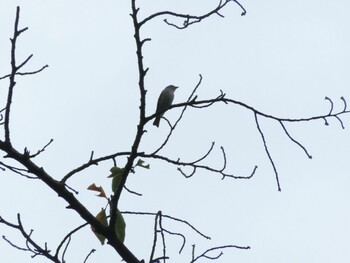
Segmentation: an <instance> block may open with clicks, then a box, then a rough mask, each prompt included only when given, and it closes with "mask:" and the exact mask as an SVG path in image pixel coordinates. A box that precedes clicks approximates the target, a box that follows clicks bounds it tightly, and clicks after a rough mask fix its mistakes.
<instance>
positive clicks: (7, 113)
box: [4, 6, 28, 143]
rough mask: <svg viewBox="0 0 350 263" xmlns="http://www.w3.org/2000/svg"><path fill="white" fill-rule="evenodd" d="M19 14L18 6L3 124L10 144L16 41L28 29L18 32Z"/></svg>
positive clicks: (15, 69)
mask: <svg viewBox="0 0 350 263" xmlns="http://www.w3.org/2000/svg"><path fill="white" fill-rule="evenodd" d="M19 12H20V8H19V6H17V11H16V19H15V25H14V31H13V38H11V39H10V41H11V74H10V84H9V89H8V95H7V102H6V111H5V122H4V129H5V141H6V142H8V143H9V142H10V109H11V103H12V96H13V89H14V87H15V85H16V81H15V75H16V72H17V70H18V69H19V67H17V66H16V41H17V37H18V36H19V35H20V34H21V33H22V32H24V31H26V30H27V29H28V28H27V27H26V28H23V29H21V30H18V22H19Z"/></svg>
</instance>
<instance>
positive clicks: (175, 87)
mask: <svg viewBox="0 0 350 263" xmlns="http://www.w3.org/2000/svg"><path fill="white" fill-rule="evenodd" d="M166 88H167V89H169V90H172V91H173V92H174V91H175V90H176V89H177V88H178V87H177V86H174V85H169V86H168V87H166Z"/></svg>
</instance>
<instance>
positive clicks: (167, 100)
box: [153, 85, 178, 127]
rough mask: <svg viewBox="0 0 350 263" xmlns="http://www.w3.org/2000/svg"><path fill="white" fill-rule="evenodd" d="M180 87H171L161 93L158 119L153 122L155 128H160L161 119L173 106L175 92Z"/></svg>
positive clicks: (158, 104)
mask: <svg viewBox="0 0 350 263" xmlns="http://www.w3.org/2000/svg"><path fill="white" fill-rule="evenodd" d="M177 88H178V87H176V86H174V85H169V86H167V87H166V88H165V89H163V91H162V92H161V93H160V95H159V98H158V103H157V110H156V114H157V116H156V118H155V120H154V122H153V125H154V126H157V127H159V122H160V119H161V118H162V116H163V114H164V112H165V111H166V110H167V109H168V108H169V107H170V106H171V104H172V103H173V100H174V92H175V90H176V89H177Z"/></svg>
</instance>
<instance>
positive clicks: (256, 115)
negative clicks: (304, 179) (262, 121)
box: [254, 113, 281, 191]
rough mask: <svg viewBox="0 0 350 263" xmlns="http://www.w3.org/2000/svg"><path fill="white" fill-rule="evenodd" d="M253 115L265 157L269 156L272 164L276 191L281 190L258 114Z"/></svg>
mask: <svg viewBox="0 0 350 263" xmlns="http://www.w3.org/2000/svg"><path fill="white" fill-rule="evenodd" d="M254 117H255V123H256V127H257V129H258V131H259V133H260V136H261V139H262V140H263V144H264V148H265V152H266V154H267V157H268V158H269V160H270V163H271V165H272V168H273V171H274V172H275V176H276V182H277V188H278V191H281V186H280V181H279V178H278V172H277V169H276V165H275V163H274V161H273V159H272V157H271V154H270V152H269V149H268V148H267V143H266V140H265V136H264V133H263V132H262V130H261V128H260V125H259V121H258V114H257V113H254Z"/></svg>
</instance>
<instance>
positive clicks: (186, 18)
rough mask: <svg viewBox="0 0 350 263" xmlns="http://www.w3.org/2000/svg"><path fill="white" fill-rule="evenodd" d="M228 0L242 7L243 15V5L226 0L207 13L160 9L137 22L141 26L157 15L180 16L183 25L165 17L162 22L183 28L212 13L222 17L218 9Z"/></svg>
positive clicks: (243, 12) (232, 0) (243, 13)
mask: <svg viewBox="0 0 350 263" xmlns="http://www.w3.org/2000/svg"><path fill="white" fill-rule="evenodd" d="M229 2H234V3H236V4H237V5H238V6H239V7H240V8H241V9H242V14H241V15H242V16H244V15H245V14H246V13H247V11H246V10H245V9H244V7H243V6H242V5H241V4H240V3H239V2H238V1H236V0H226V1H224V2H223V1H222V0H220V1H219V4H218V6H217V7H216V8H214V9H213V10H211V11H209V12H208V13H206V14H204V15H201V16H195V15H189V14H180V13H175V12H171V11H162V12H158V13H154V14H152V15H150V16H148V17H146V18H145V19H144V20H142V21H141V22H140V23H139V26H140V27H142V26H143V25H144V24H145V23H147V22H148V21H150V20H152V19H154V18H156V17H159V16H165V15H166V16H171V17H177V18H182V19H184V22H183V25H182V26H178V25H176V24H173V23H170V22H168V21H167V19H164V22H165V23H167V24H168V25H170V26H173V27H175V28H177V29H185V28H187V27H189V26H190V25H193V24H195V23H199V22H201V21H202V20H204V19H206V18H209V17H211V16H212V15H218V16H220V17H223V15H221V14H220V13H219V11H220V10H222V9H223V8H224V7H225V6H226V4H228V3H229Z"/></svg>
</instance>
